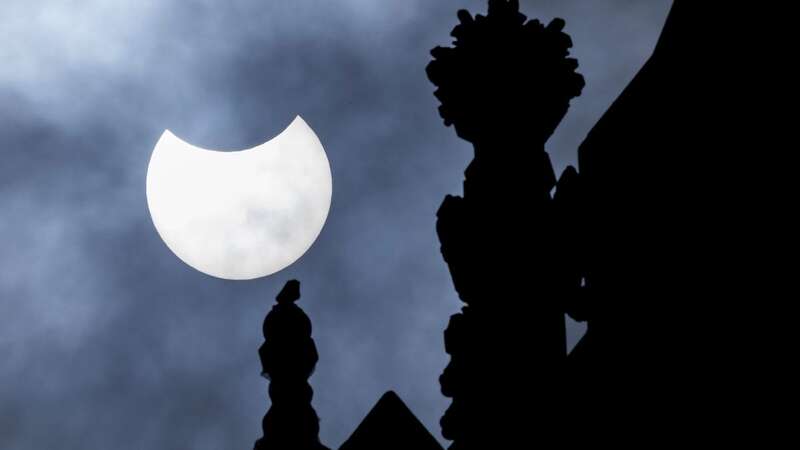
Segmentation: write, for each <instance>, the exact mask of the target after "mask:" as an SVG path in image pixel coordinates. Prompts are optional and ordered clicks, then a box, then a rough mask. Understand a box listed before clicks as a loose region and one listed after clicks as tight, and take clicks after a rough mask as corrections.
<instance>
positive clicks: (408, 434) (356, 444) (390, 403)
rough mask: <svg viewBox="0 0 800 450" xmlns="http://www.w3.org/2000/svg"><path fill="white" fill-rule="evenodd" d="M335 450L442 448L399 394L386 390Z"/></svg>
mask: <svg viewBox="0 0 800 450" xmlns="http://www.w3.org/2000/svg"><path fill="white" fill-rule="evenodd" d="M339 450H442V446H441V445H439V443H438V442H436V438H434V437H433V436H432V435H431V434H430V432H428V430H427V429H425V426H424V425H423V424H422V422H420V421H419V419H417V418H416V417H415V416H414V414H413V413H412V412H411V410H409V409H408V407H407V406H406V405H405V403H403V401H402V400H400V397H398V396H397V394H395V393H394V392H392V391H389V392H387V393H385V394H383V396H382V397H381V399H380V400H378V403H376V404H375V406H374V407H373V408H372V410H370V412H369V414H367V416H366V417H365V418H364V420H363V421H362V422H361V424H360V425H359V426H358V428H356V431H354V432H353V434H352V435H351V436H350V438H349V439H347V441H345V443H344V444H342V446H341V447H339Z"/></svg>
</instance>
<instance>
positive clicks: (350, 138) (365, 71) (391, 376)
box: [0, 0, 670, 450]
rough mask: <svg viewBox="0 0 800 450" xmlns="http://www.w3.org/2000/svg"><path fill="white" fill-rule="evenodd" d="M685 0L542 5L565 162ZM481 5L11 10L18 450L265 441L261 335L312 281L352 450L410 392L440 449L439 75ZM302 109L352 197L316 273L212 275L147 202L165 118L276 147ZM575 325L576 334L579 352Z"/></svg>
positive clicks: (12, 357) (46, 4)
mask: <svg viewBox="0 0 800 450" xmlns="http://www.w3.org/2000/svg"><path fill="white" fill-rule="evenodd" d="M669 4H670V2H669V1H667V0H659V1H644V0H639V1H635V0H603V1H600V0H584V1H578V0H560V1H555V0H551V1H535V0H530V1H524V2H523V6H522V9H523V12H525V13H526V14H527V15H528V16H529V17H537V18H540V19H542V20H550V19H551V18H553V17H556V16H558V17H563V18H565V19H566V20H567V27H566V31H567V32H568V33H570V34H571V35H572V37H573V41H574V44H575V48H574V49H573V55H575V56H576V57H577V58H578V59H579V62H580V69H579V70H580V72H581V73H583V75H584V76H585V78H586V82H587V85H586V88H585V89H584V92H583V95H582V96H581V97H579V98H578V99H576V100H575V101H573V104H572V108H571V110H570V112H569V114H568V115H567V118H566V119H565V120H564V122H563V123H562V125H561V126H560V128H559V129H558V130H557V132H556V134H555V136H554V137H553V138H552V139H551V141H550V142H549V145H548V149H549V151H550V153H551V156H552V158H553V161H554V164H555V165H556V169H557V171H558V172H560V171H561V170H562V169H563V168H564V167H565V165H566V164H569V163H574V161H575V156H576V149H577V146H578V144H579V143H580V142H581V140H582V139H583V138H584V137H585V135H586V133H587V131H588V130H589V129H590V128H591V126H592V125H593V124H594V122H595V121H596V120H597V119H598V118H599V116H600V115H601V114H602V113H603V112H604V111H605V109H606V108H607V107H608V106H609V104H610V103H611V102H612V101H613V99H614V98H615V97H616V95H617V94H619V92H620V91H621V90H622V88H623V87H624V86H625V85H626V84H627V82H628V81H629V80H630V79H631V78H632V77H633V75H634V74H635V72H636V70H638V68H639V67H640V66H641V64H642V63H643V62H644V60H645V59H646V57H647V56H648V55H649V53H650V51H651V50H652V48H653V45H654V43H655V41H656V38H657V36H658V33H659V31H660V27H661V25H662V24H663V22H664V19H665V18H666V13H667V10H668V8H669ZM465 7H466V8H468V9H469V10H470V11H473V12H485V10H486V5H485V1H452V0H446V1H436V2H431V1H423V0H393V1H388V0H387V1H381V2H378V1H375V0H343V1H321V0H318V1H310V0H292V1H288V0H287V1H280V2H278V1H254V0H229V1H226V2H212V1H209V0H197V1H180V2H179V1H167V0H119V1H115V2H105V1H102V0H82V1H63V0H38V1H31V0H4V1H3V2H2V3H0V60H2V61H3V63H2V64H0V210H1V211H2V212H3V214H2V217H0V358H2V363H0V448H3V449H19V450H27V449H43V448H60V449H64V450H70V449H75V450H91V449H100V448H110V447H113V448H118V449H165V450H174V449H192V450H205V449H209V450H219V449H249V448H252V444H253V441H254V440H255V439H256V438H257V437H259V435H260V431H261V430H260V421H261V417H262V415H263V414H264V412H265V411H266V409H267V407H268V399H267V397H266V386H267V384H266V381H265V380H263V379H262V378H260V376H259V370H260V367H259V362H258V355H257V349H258V346H259V345H260V343H261V339H262V338H261V334H260V330H261V321H262V320H263V317H264V314H265V313H266V312H267V310H268V309H269V308H270V306H271V304H272V302H273V298H274V296H275V294H276V293H277V292H278V291H279V290H280V288H281V287H282V285H283V283H284V282H285V281H286V280H287V279H290V278H298V279H299V280H300V281H301V283H302V286H301V290H302V294H303V297H302V299H301V301H300V306H302V307H303V308H304V309H305V310H306V312H307V313H308V314H309V316H310V317H311V319H312V321H313V323H314V337H315V339H316V342H317V346H318V348H319V352H320V362H319V364H318V366H317V371H316V373H315V375H314V377H313V378H312V383H313V385H314V388H315V398H314V406H315V407H316V409H317V412H318V414H319V415H320V417H321V419H322V423H321V428H322V431H321V437H322V439H323V442H325V443H326V444H327V445H329V446H331V447H337V446H338V445H339V444H340V443H341V442H342V441H343V440H344V439H345V438H346V437H347V435H349V433H350V432H351V431H352V430H353V429H354V428H355V426H356V425H357V424H358V422H359V421H360V420H361V419H362V418H363V416H364V415H365V414H366V412H367V411H368V409H369V408H370V407H371V406H372V404H373V403H374V402H375V401H377V399H378V398H379V396H380V394H382V393H383V392H384V391H386V390H388V389H394V390H396V391H397V392H398V393H399V394H400V396H401V397H402V398H403V399H404V400H405V401H406V402H407V403H408V405H409V406H410V408H411V409H412V410H413V411H414V412H415V413H416V414H417V415H418V416H419V417H420V419H421V420H422V421H423V422H424V423H425V424H426V426H428V428H429V429H430V431H431V432H432V433H434V435H436V436H437V437H438V436H439V426H438V419H439V417H440V416H441V414H442V413H443V411H444V409H445V408H446V407H447V404H448V401H447V399H445V398H444V397H442V396H441V394H440V393H439V387H438V376H439V373H440V372H441V370H442V369H443V368H444V366H445V365H446V363H447V358H446V356H447V355H446V354H445V353H444V348H443V341H442V331H443V330H444V328H445V326H446V324H447V320H448V318H449V316H450V314H452V313H454V312H456V311H457V310H458V309H459V308H460V306H461V304H460V302H459V301H458V299H457V297H456V295H455V292H454V290H453V287H452V285H451V282H450V278H449V275H448V273H447V268H446V265H445V264H444V262H443V261H442V260H441V257H440V255H439V244H438V241H437V239H436V234H435V230H434V221H435V212H436V209H437V208H438V206H439V204H440V202H441V200H442V198H443V197H444V195H445V194H448V193H460V191H461V181H462V172H463V170H464V168H465V167H466V164H467V163H468V161H469V159H470V158H471V149H470V147H469V146H468V145H467V144H466V143H465V142H463V141H460V140H459V139H458V138H457V137H456V136H455V133H454V132H453V130H452V129H450V128H445V127H444V126H443V124H442V122H441V120H440V118H439V117H438V114H437V111H436V107H437V103H436V100H435V98H434V97H433V95H432V94H431V92H432V91H433V86H432V85H431V84H430V83H429V82H428V81H427V79H426V77H425V72H424V67H425V65H426V64H427V63H428V61H429V59H430V57H429V54H428V51H429V49H430V48H432V47H434V46H436V45H440V44H447V43H449V42H450V41H451V38H450V37H449V36H448V34H449V32H450V30H451V29H452V27H453V26H454V25H455V24H456V17H455V12H456V10H457V9H459V8H465ZM297 114H300V115H302V117H303V118H304V119H305V120H306V121H307V122H308V123H309V125H310V126H311V127H312V128H313V129H314V131H315V132H316V133H317V135H318V136H319V138H320V140H321V141H322V143H323V145H324V146H325V149H326V151H327V153H328V158H329V160H330V163H331V169H332V173H333V203H332V206H331V211H330V214H329V217H328V222H327V225H326V226H325V228H324V229H323V231H322V234H321V235H320V237H319V239H318V241H317V242H316V243H315V244H314V245H313V246H312V248H311V250H310V251H309V252H308V253H307V254H306V255H305V256H303V257H302V258H301V259H300V260H299V261H298V262H297V263H295V264H294V265H293V266H291V267H290V268H288V269H286V270H285V271H282V272H279V273H278V274H276V275H273V276H270V277H267V278H264V279H260V280H255V281H248V282H234V281H222V280H218V279H215V278H212V277H209V276H206V275H203V274H201V273H199V272H196V271H194V270H193V269H191V268H189V267H188V266H186V265H185V264H183V263H182V262H181V261H180V260H178V259H177V258H176V257H175V256H174V255H173V254H172V253H171V252H170V251H169V250H168V249H167V247H166V246H165V245H164V244H163V243H162V242H161V240H160V239H159V237H158V235H157V233H156V232H155V229H154V228H153V226H152V223H151V222H150V219H149V216H148V212H147V207H146V201H145V191H144V186H145V185H144V180H145V173H146V169H147V162H148V159H149V156H150V152H151V150H152V148H153V145H154V144H155V142H156V141H157V139H158V138H159V136H160V135H161V133H162V132H163V130H164V129H167V128H169V129H170V130H172V131H174V132H175V133H176V134H177V135H178V136H180V137H181V138H182V139H185V140H186V141H188V142H190V143H192V144H194V145H197V146H199V147H204V148H226V149H241V148H249V147H252V146H254V145H257V144H260V143H262V142H264V141H266V140H268V139H270V138H272V137H273V136H274V135H275V134H276V133H278V132H280V131H281V130H282V129H283V128H285V127H286V126H287V125H288V124H289V122H290V121H291V120H292V119H293V118H294V117H295V115H297ZM579 332H580V329H579V328H578V327H576V326H574V325H573V324H571V325H570V335H571V339H572V341H574V340H575V339H576V338H577V336H578V334H579Z"/></svg>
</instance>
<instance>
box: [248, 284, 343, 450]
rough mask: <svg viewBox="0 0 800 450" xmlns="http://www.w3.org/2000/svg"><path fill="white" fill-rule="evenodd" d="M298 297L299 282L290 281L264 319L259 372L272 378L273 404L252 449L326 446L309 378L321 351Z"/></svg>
mask: <svg viewBox="0 0 800 450" xmlns="http://www.w3.org/2000/svg"><path fill="white" fill-rule="evenodd" d="M299 298H300V282H298V281H297V280H290V281H288V282H287V283H286V285H285V286H284V287H283V289H282V290H281V292H280V293H279V294H278V296H277V298H276V301H277V304H276V305H274V306H273V307H272V310H271V311H270V312H269V313H268V314H267V317H266V318H265V319H264V325H263V333H264V343H263V344H262V345H261V347H260V348H259V349H258V354H259V356H260V358H261V366H262V372H261V374H262V375H263V376H264V377H266V378H267V379H269V380H270V384H269V397H270V400H271V401H272V406H271V407H270V409H269V411H267V414H266V415H265V416H264V419H263V421H262V428H263V432H264V435H263V437H262V438H261V439H259V440H258V441H256V443H255V447H254V450H328V448H327V447H325V446H324V445H322V444H321V443H320V442H319V418H318V417H317V413H316V412H315V411H314V408H313V407H312V406H311V399H312V397H313V395H314V392H313V391H312V389H311V385H309V384H308V378H309V377H310V376H311V374H312V373H313V371H314V366H315V365H316V364H317V359H318V355H317V348H316V345H314V340H313V339H312V338H311V321H310V320H309V318H308V316H307V315H306V314H305V313H304V312H303V310H302V309H300V308H299V307H298V306H297V305H296V304H295V302H296V301H297V300H298V299H299Z"/></svg>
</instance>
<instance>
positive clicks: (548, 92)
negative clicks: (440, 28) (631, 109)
mask: <svg viewBox="0 0 800 450" xmlns="http://www.w3.org/2000/svg"><path fill="white" fill-rule="evenodd" d="M458 18H459V21H460V24H458V25H457V26H456V27H455V28H454V29H453V32H452V35H453V36H454V37H455V38H456V40H455V42H454V45H453V47H437V48H435V49H433V50H432V51H431V54H432V55H433V57H434V60H433V61H432V62H431V63H430V64H429V65H428V67H427V73H428V77H429V78H430V80H431V81H432V82H433V83H434V84H435V85H436V87H437V89H436V91H435V92H434V95H435V96H436V97H437V98H438V99H439V100H440V101H441V106H440V107H439V112H440V114H441V116H442V118H443V119H444V122H445V124H446V125H448V126H449V125H452V126H453V127H454V128H455V131H456V133H457V135H458V136H459V137H461V138H463V139H465V140H467V141H469V142H471V143H472V144H473V147H474V150H475V157H474V159H473V160H472V162H471V163H470V164H469V166H468V167H467V169H466V171H465V180H464V195H463V197H456V196H449V195H448V196H447V197H446V198H445V200H444V202H443V203H442V205H441V207H440V209H439V211H438V213H437V216H438V220H437V224H436V229H437V233H438V235H439V240H440V242H441V251H442V256H443V257H444V260H445V261H446V262H447V265H448V267H449V269H450V273H451V275H452V279H453V283H454V285H455V288H456V291H457V292H458V295H459V297H460V299H461V300H462V301H463V302H464V303H465V304H466V306H464V307H463V308H462V312H461V313H458V314H455V315H453V316H452V317H451V319H450V324H449V325H448V328H447V330H446V331H445V350H446V351H447V353H448V354H450V356H451V360H450V363H449V364H448V366H447V368H446V369H445V370H444V373H443V374H442V376H441V377H440V382H441V387H442V393H443V394H444V395H445V396H447V397H451V398H452V399H453V402H452V404H451V405H450V407H449V408H448V410H447V412H446V413H445V415H444V416H443V417H442V419H441V426H442V434H443V436H444V437H445V438H446V439H449V440H453V444H452V446H451V447H450V448H451V449H452V450H462V449H473V448H474V449H487V448H502V447H503V446H519V445H521V444H524V443H528V442H529V439H530V437H531V435H533V434H536V435H539V436H540V437H544V436H546V435H555V434H556V433H557V431H556V429H557V427H558V425H559V424H560V422H561V416H560V414H559V413H558V412H557V410H558V408H559V406H560V401H561V400H562V399H561V395H562V387H561V381H562V375H563V373H562V371H563V366H564V360H565V357H566V337H565V324H564V305H563V298H564V296H565V291H566V289H568V286H566V285H565V283H567V282H569V281H570V280H565V279H564V277H563V276H561V271H560V270H559V264H557V263H555V262H557V261H558V260H560V259H563V257H562V256H561V255H560V252H561V251H562V249H561V248H560V246H559V242H560V239H559V236H558V233H560V230H561V227H560V226H558V225H560V224H559V220H558V219H557V218H556V217H554V210H553V208H554V207H553V201H552V198H551V191H552V190H553V188H554V186H555V184H556V177H555V173H554V171H553V167H552V165H551V163H550V158H549V156H548V154H547V153H546V152H545V143H546V141H547V139H548V138H549V137H550V136H551V135H552V133H553V131H554V130H555V128H556V127H557V125H558V124H559V122H560V121H561V120H562V118H563V117H564V115H565V114H566V112H567V110H568V108H569V103H570V100H571V99H572V98H573V97H575V96H577V95H580V93H581V90H582V88H583V85H584V80H583V77H582V76H581V75H580V74H578V73H576V72H575V70H576V68H577V66H578V63H577V61H576V60H575V59H573V58H570V57H569V48H570V47H571V46H572V42H571V39H570V37H569V36H568V35H567V34H565V33H564V32H563V31H562V30H563V28H564V26H565V23H564V21H563V20H561V19H555V20H553V21H552V22H550V23H549V24H547V25H544V24H542V23H540V22H539V21H538V20H530V21H528V20H527V18H526V16H525V15H523V14H522V13H520V12H519V4H518V2H517V1H506V0H491V1H489V10H488V14H487V15H486V16H483V15H476V16H475V17H474V18H473V17H472V16H471V15H470V14H469V13H468V12H467V11H463V10H462V11H459V12H458Z"/></svg>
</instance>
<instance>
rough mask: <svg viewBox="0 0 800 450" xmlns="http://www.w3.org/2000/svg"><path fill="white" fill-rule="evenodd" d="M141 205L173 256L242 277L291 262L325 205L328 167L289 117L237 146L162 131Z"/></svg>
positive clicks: (321, 220)
mask: <svg viewBox="0 0 800 450" xmlns="http://www.w3.org/2000/svg"><path fill="white" fill-rule="evenodd" d="M146 184H147V187H146V189H147V206H148V208H149V209H150V216H151V217H152V219H153V224H154V225H155V228H156V230H157V231H158V234H159V235H160V236H161V239H163V240H164V243H165V244H166V245H167V247H169V249H170V250H172V252H173V253H175V255H176V256H177V257H178V258H180V259H181V260H182V261H183V262H185V263H186V264H188V265H189V266H191V267H193V268H195V269H197V270H199V271H201V272H203V273H206V274H208V275H211V276H214V277H218V278H223V279H228V280H248V279H253V278H259V277H263V276H266V275H270V274H273V273H275V272H277V271H279V270H281V269H284V268H286V267H288V266H289V265H291V264H292V263H294V262H295V261H297V259H298V258H300V257H301V256H302V255H303V254H304V253H305V252H306V251H307V250H308V249H309V248H310V247H311V244H313V243H314V241H315V240H316V239H317V236H319V233H320V232H321V231H322V227H323V225H324V224H325V220H326V219H327V217H328V211H329V209H330V205H331V193H332V180H331V169H330V165H329V163H328V158H327V156H326V154H325V149H324V148H323V147H322V144H321V143H320V141H319V139H318V138H317V135H316V134H315V133H314V131H313V130H312V129H311V127H309V126H308V124H306V122H305V121H304V120H303V119H302V118H301V117H300V116H297V117H296V118H295V119H294V121H292V123H291V124H290V125H289V126H288V127H287V128H286V129H285V130H284V131H283V132H281V133H280V134H279V135H278V136H276V137H275V138H273V139H272V140H270V141H268V142H265V143H264V144H261V145H259V146H257V147H254V148H251V149H248V150H241V151H232V152H225V151H214V150H206V149H202V148H199V147H195V146H193V145H191V144H188V143H186V142H184V141H182V140H181V139H179V138H178V137H176V136H175V135H174V134H172V133H171V132H170V131H169V130H166V131H164V133H163V134H162V135H161V138H160V139H159V140H158V143H157V144H156V146H155V148H154V149H153V154H152V156H151V157H150V165H149V166H148V169H147V181H146Z"/></svg>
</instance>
